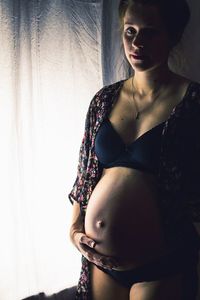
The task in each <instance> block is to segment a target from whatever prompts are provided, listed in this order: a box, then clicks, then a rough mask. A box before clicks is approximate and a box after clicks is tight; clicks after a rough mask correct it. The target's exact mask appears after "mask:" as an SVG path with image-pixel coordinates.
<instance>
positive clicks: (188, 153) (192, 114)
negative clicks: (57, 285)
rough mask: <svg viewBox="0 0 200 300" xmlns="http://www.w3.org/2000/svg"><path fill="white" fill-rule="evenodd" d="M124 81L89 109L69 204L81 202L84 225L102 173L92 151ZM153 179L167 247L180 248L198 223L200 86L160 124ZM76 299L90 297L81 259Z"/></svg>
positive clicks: (191, 89)
mask: <svg viewBox="0 0 200 300" xmlns="http://www.w3.org/2000/svg"><path fill="white" fill-rule="evenodd" d="M123 83H124V80H121V81H119V82H116V83H114V84H111V85H108V86H105V87H103V88H102V89H101V90H100V91H98V92H97V93H96V95H95V96H94V97H93V99H92V101H91V103H90V106H89V109H88V113H87V116H86V122H85V133H84V137H83V140H82V143H81V147H80V153H79V164H78V173H77V178H76V180H75V183H74V185H73V189H72V191H71V192H70V194H69V199H70V201H71V202H72V203H73V201H74V200H75V201H77V202H79V203H80V207H81V212H82V217H83V222H84V217H85V212H86V209H87V204H88V201H89V199H90V196H91V194H92V191H93V189H94V187H95V186H96V184H97V183H98V181H99V179H100V177H101V174H102V169H101V166H100V163H99V161H98V158H97V156H96V155H95V151H94V141H95V137H96V133H97V131H98V129H99V127H100V125H101V124H102V122H103V120H104V119H105V118H106V117H107V116H108V115H109V113H110V111H111V109H112V107H113V105H114V104H115V101H117V98H118V95H119V92H120V90H121V88H122V86H123ZM157 180H158V189H159V194H160V198H159V199H160V200H159V201H160V202H159V208H160V213H161V216H162V222H163V226H164V230H165V235H166V239H167V241H168V243H170V244H171V245H172V244H173V245H180V244H181V243H182V245H183V246H184V241H186V240H187V238H188V239H190V238H191V236H195V234H194V227H193V226H191V225H192V223H193V222H199V221H200V84H199V83H197V82H191V83H190V84H189V86H188V89H187V92H186V94H185V96H184V97H183V99H182V100H181V102H180V103H179V104H177V105H176V106H175V107H174V108H173V110H172V112H171V114H170V116H169V118H168V119H167V120H166V122H165V124H164V128H163V131H162V136H161V152H160V160H159V170H158V174H157ZM195 233H196V232H195ZM196 235H197V234H196ZM187 241H188V240H187ZM189 242H191V241H189ZM76 299H81V300H88V299H90V263H89V262H88V261H87V259H86V258H84V257H82V269H81V275H80V279H79V283H78V286H77V294H76Z"/></svg>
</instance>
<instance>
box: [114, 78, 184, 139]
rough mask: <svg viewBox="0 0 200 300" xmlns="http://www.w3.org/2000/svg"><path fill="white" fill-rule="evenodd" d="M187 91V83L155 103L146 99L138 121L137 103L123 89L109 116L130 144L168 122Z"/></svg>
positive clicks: (141, 107)
mask: <svg viewBox="0 0 200 300" xmlns="http://www.w3.org/2000/svg"><path fill="white" fill-rule="evenodd" d="M186 89H187V83H185V84H183V85H182V86H180V87H178V88H177V91H176V92H174V93H167V96H165V97H163V98H160V99H158V101H156V102H155V103H149V102H148V101H145V99H144V101H141V103H140V107H139V109H140V111H141V114H140V117H139V119H137V120H136V119H135V116H136V110H135V103H134V102H133V99H132V97H131V95H128V94H127V93H126V92H124V90H123V89H122V90H121V92H120V94H119V96H118V98H117V99H116V100H115V102H114V105H113V107H112V110H111V113H110V115H109V119H110V122H111V124H112V126H113V128H114V129H115V130H116V132H118V134H119V135H120V137H121V138H122V140H123V141H124V143H125V144H130V143H132V142H133V141H135V140H136V139H137V138H139V137H140V136H141V135H143V134H144V133H145V132H147V131H149V130H151V129H152V128H153V127H155V126H157V125H159V124H160V123H162V122H164V121H166V120H167V119H168V118H169V117H170V115H171V113H172V111H173V109H174V108H175V107H176V106H177V105H178V104H179V103H180V102H181V101H182V100H183V97H184V95H185V92H186Z"/></svg>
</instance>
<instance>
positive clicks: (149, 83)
mask: <svg viewBox="0 0 200 300" xmlns="http://www.w3.org/2000/svg"><path fill="white" fill-rule="evenodd" d="M172 74H173V73H172V71H170V69H169V68H168V66H162V67H160V68H156V69H154V70H149V71H145V72H138V71H136V72H135V74H134V77H133V82H134V87H135V89H136V92H137V94H138V95H139V96H141V97H145V96H148V97H151V96H152V97H153V96H154V94H155V93H157V92H158V90H160V89H161V88H162V87H164V86H165V85H167V83H168V82H169V80H170V78H171V77H172Z"/></svg>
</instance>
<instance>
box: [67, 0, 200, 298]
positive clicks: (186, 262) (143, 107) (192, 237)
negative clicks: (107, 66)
mask: <svg viewBox="0 0 200 300" xmlns="http://www.w3.org/2000/svg"><path fill="white" fill-rule="evenodd" d="M189 15H190V13H189V8H188V6H187V4H186V2H185V1H184V0H173V1H172V0H168V1H166V0H163V1H162V0H150V1H145V0H132V1H120V4H119V16H120V23H121V32H122V40H123V46H124V51H125V55H126V58H127V60H128V62H129V64H130V65H131V67H132V69H133V71H134V75H133V76H131V77H130V78H128V79H126V80H121V81H119V82H116V83H114V84H112V85H109V86H105V87H103V88H102V89H101V90H100V91H98V92H97V94H96V95H95V96H94V98H93V99H92V101H91V103H90V106H89V110H88V114H87V117H86V124H85V134H84V138H83V141H82V144H81V149H80V156H79V165H78V175H77V178H76V181H75V184H74V186H73V189H72V191H71V193H70V195H69V198H70V200H71V202H72V203H73V216H72V225H71V228H70V237H71V240H72V242H73V244H74V245H75V246H76V247H77V249H78V250H79V251H80V252H81V254H82V270H81V276H80V280H79V284H78V287H77V295H76V298H77V299H92V300H128V299H131V300H194V299H195V297H196V294H197V288H198V282H197V263H198V251H199V245H200V242H199V236H198V234H197V231H196V229H195V226H194V224H193V223H195V222H199V220H200V217H199V209H198V208H199V207H200V188H199V179H200V176H199V175H200V162H199V160H200V159H199V157H200V141H199V138H198V137H197V132H198V130H200V85H199V84H198V83H196V82H193V81H191V80H189V79H187V78H185V77H182V76H180V75H178V74H175V73H174V72H172V70H170V68H169V67H168V57H169V54H170V51H171V50H172V49H173V47H174V46H175V45H176V44H177V43H178V42H179V40H180V39H181V36H182V33H183V30H184V28H185V26H186V24H187V22H188V20H189Z"/></svg>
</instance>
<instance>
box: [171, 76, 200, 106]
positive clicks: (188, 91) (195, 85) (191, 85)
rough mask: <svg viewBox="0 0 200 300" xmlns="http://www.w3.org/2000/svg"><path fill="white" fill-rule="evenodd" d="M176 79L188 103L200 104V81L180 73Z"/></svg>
mask: <svg viewBox="0 0 200 300" xmlns="http://www.w3.org/2000/svg"><path fill="white" fill-rule="evenodd" d="M177 79H178V82H179V84H180V86H181V88H182V91H183V95H185V97H184V98H186V99H187V100H188V102H189V104H191V105H193V104H199V105H200V82H198V81H195V80H192V79H189V78H186V77H184V76H181V75H177Z"/></svg>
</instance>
